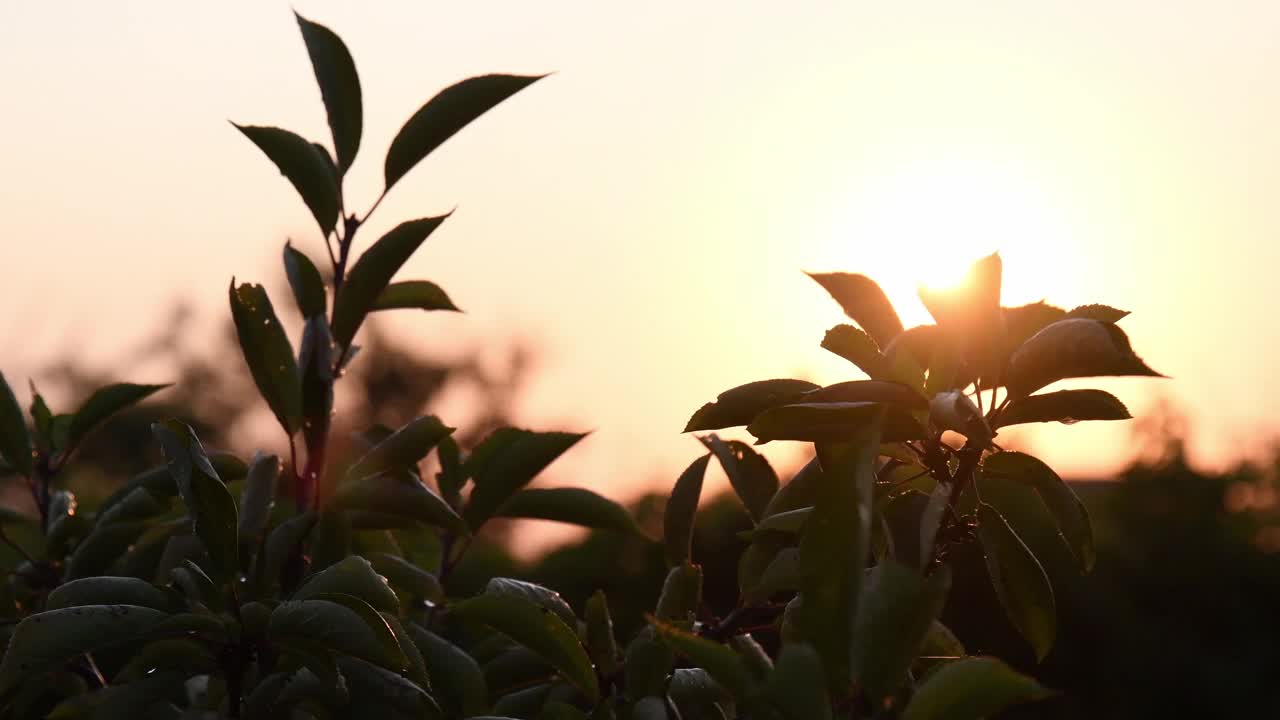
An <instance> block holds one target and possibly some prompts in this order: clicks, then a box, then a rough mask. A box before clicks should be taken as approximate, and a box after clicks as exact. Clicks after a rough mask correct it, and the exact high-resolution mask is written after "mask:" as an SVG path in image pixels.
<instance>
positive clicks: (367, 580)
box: [292, 555, 400, 614]
mask: <svg viewBox="0 0 1280 720" xmlns="http://www.w3.org/2000/svg"><path fill="white" fill-rule="evenodd" d="M330 593H342V594H343V595H351V596H353V597H358V598H360V599H361V600H363V601H365V602H367V603H369V606H370V607H372V608H373V609H375V610H381V611H383V612H389V613H393V614H397V613H399V612H400V601H399V600H398V599H397V598H396V594H395V592H394V591H392V589H391V586H389V585H387V580H386V578H384V577H382V576H381V575H379V574H378V573H377V572H375V571H374V569H373V566H372V565H370V564H369V561H368V560H365V559H364V558H362V557H360V556H359V555H351V556H349V557H347V558H345V559H343V560H341V561H339V562H336V563H334V564H333V565H330V566H329V567H327V568H325V569H324V570H321V571H320V572H318V573H316V574H315V575H312V576H311V577H310V578H308V579H307V580H306V582H304V583H303V584H302V587H300V588H298V590H297V591H296V592H295V593H294V594H293V598H292V599H293V600H309V599H312V598H315V597H318V596H320V595H326V594H330Z"/></svg>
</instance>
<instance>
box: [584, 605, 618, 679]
mask: <svg viewBox="0 0 1280 720" xmlns="http://www.w3.org/2000/svg"><path fill="white" fill-rule="evenodd" d="M585 619H586V623H587V638H586V645H587V654H588V655H590V657H591V661H592V662H594V663H595V664H596V668H597V669H599V671H600V673H601V674H602V675H606V676H608V675H612V674H614V673H615V672H617V671H618V641H617V639H616V638H615V637H614V634H613V618H612V617H610V616H609V603H608V600H606V598H605V595H604V591H603V590H596V591H595V592H594V593H592V594H591V597H589V598H587V608H586V612H585Z"/></svg>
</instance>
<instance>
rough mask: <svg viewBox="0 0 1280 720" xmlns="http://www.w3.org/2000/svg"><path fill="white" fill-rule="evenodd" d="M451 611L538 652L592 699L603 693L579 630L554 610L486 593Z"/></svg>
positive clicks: (466, 601)
mask: <svg viewBox="0 0 1280 720" xmlns="http://www.w3.org/2000/svg"><path fill="white" fill-rule="evenodd" d="M449 612H450V615H452V616H456V617H458V618H461V619H463V620H467V621H471V622H478V623H482V624H484V625H489V626H490V627H492V628H494V629H495V630H497V631H499V632H501V633H503V634H504V635H507V636H508V637H510V638H511V639H512V640H515V641H516V642H518V643H520V644H521V645H524V646H525V647H527V648H529V649H530V650H532V651H534V652H536V653H538V654H539V655H541V656H542V657H543V658H545V659H546V660H547V662H549V663H551V665H552V666H554V667H555V668H556V669H557V670H558V671H559V672H560V674H561V675H563V676H564V677H565V679H567V680H568V681H569V682H571V683H573V684H574V685H575V686H576V687H577V688H578V689H579V690H581V691H582V692H583V694H584V695H586V696H587V698H588V700H590V701H591V702H596V701H597V700H599V697H600V687H599V685H598V684H597V682H596V674H595V668H593V667H592V665H591V660H590V658H588V657H587V652H586V650H585V649H584V648H583V647H582V643H580V642H579V641H578V636H577V633H575V632H574V631H573V629H571V628H570V627H569V626H567V625H565V624H564V621H563V620H561V619H560V618H559V617H558V616H557V615H556V614H555V613H554V612H551V611H550V610H548V609H546V608H545V607H543V606H541V605H538V604H537V603H534V602H533V601H531V600H528V599H525V598H522V597H518V596H515V595H495V594H489V593H486V594H483V595H478V596H476V597H473V598H470V599H468V600H463V601H462V602H460V603H455V604H454V605H452V606H451V607H450V611H449Z"/></svg>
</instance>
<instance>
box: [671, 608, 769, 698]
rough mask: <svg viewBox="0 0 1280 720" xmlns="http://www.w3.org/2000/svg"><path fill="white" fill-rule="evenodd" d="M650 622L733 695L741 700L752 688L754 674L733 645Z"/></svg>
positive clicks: (753, 686) (677, 650)
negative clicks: (722, 643) (734, 649)
mask: <svg viewBox="0 0 1280 720" xmlns="http://www.w3.org/2000/svg"><path fill="white" fill-rule="evenodd" d="M651 622H652V623H653V626H654V628H655V629H656V630H657V632H658V636H659V637H661V638H662V641H663V642H665V643H667V645H668V646H670V647H671V649H672V650H675V651H676V653H678V654H680V655H683V656H684V657H686V658H688V659H689V661H690V662H692V663H693V664H694V665H695V666H697V667H700V668H702V669H703V670H706V671H707V672H708V673H709V674H710V675H711V677H712V678H714V679H715V681H716V682H717V683H719V684H720V685H721V686H722V687H723V688H724V689H725V690H728V691H729V694H731V695H733V697H734V698H736V699H738V700H744V699H746V698H747V697H748V696H749V695H750V694H751V693H753V692H754V691H755V688H756V682H755V678H753V677H752V676H751V672H750V671H749V670H748V669H747V666H746V663H745V662H743V660H742V658H741V657H740V656H739V655H738V653H736V652H734V651H733V649H732V648H730V647H727V646H725V645H721V644H720V643H718V642H713V641H711V640H707V639H705V638H701V637H698V636H697V635H694V634H692V633H689V632H685V631H684V630H681V629H680V628H678V627H676V626H675V625H670V624H667V623H664V622H661V621H658V620H652V621H651Z"/></svg>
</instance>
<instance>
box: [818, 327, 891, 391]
mask: <svg viewBox="0 0 1280 720" xmlns="http://www.w3.org/2000/svg"><path fill="white" fill-rule="evenodd" d="M822 349H824V350H828V351H830V352H833V353H835V354H836V355H839V356H840V357H842V358H844V359H845V360H848V361H849V362H851V363H853V364H854V365H856V366H857V367H858V369H859V370H861V371H862V372H864V373H866V374H867V377H869V378H871V379H873V380H883V379H885V378H886V377H888V376H889V360H888V359H887V358H885V356H884V355H881V354H880V348H879V346H877V345H876V341H875V340H872V339H871V336H870V335H868V334H866V333H865V332H864V331H862V330H860V329H858V328H856V327H854V326H852V325H836V326H835V327H833V328H831V329H830V330H828V331H827V334H826V335H825V336H824V337H823V338H822Z"/></svg>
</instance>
